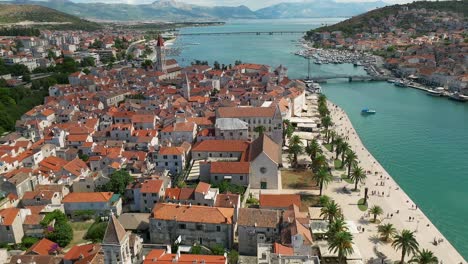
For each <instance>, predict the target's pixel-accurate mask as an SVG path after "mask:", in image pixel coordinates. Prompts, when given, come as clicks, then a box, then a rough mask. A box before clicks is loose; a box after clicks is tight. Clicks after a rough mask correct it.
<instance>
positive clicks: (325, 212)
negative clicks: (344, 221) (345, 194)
mask: <svg viewBox="0 0 468 264" xmlns="http://www.w3.org/2000/svg"><path fill="white" fill-rule="evenodd" d="M341 215H342V214H341V208H340V206H339V205H338V204H337V203H336V202H335V201H334V200H331V201H330V202H329V203H327V204H326V205H325V206H324V207H322V209H321V210H320V216H323V217H324V218H326V219H328V222H329V223H330V224H331V223H332V222H333V221H334V220H335V219H338V218H339V217H341Z"/></svg>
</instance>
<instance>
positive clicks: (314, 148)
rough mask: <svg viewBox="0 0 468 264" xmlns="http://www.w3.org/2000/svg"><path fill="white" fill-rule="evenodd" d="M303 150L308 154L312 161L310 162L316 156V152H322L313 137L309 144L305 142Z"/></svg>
mask: <svg viewBox="0 0 468 264" xmlns="http://www.w3.org/2000/svg"><path fill="white" fill-rule="evenodd" d="M305 152H306V153H307V155H309V156H310V160H311V161H312V163H314V160H315V157H317V153H322V148H320V145H319V143H318V142H317V140H316V139H315V138H314V139H312V141H311V142H310V143H309V144H307V146H306V147H305Z"/></svg>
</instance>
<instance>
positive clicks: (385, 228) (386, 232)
mask: <svg viewBox="0 0 468 264" xmlns="http://www.w3.org/2000/svg"><path fill="white" fill-rule="evenodd" d="M377 232H379V234H380V237H381V238H382V240H383V241H388V240H389V239H390V238H391V237H393V236H394V235H395V234H396V233H397V230H396V228H395V227H394V226H393V224H391V223H387V224H383V225H379V226H378V227H377Z"/></svg>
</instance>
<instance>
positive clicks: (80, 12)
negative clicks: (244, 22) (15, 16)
mask: <svg viewBox="0 0 468 264" xmlns="http://www.w3.org/2000/svg"><path fill="white" fill-rule="evenodd" d="M297 1H298V2H297V3H281V4H277V5H273V6H270V7H266V8H262V9H260V10H257V11H255V12H254V11H252V10H250V9H249V8H248V7H246V6H236V7H230V6H200V5H193V4H185V3H181V2H177V1H175V0H156V1H155V2H153V3H151V4H137V5H129V4H109V3H99V2H93V3H89V2H88V3H75V2H73V1H69V0H46V1H39V0H16V1H15V3H25V2H27V3H33V4H36V5H42V6H46V7H50V8H54V9H57V10H60V11H62V12H65V13H68V14H72V15H75V16H79V17H84V18H89V19H99V20H114V21H135V20H140V21H142V20H153V21H177V22H185V21H219V20H226V19H255V18H263V19H276V18H313V17H349V16H354V15H357V14H361V13H364V12H367V11H369V10H372V9H375V8H376V7H382V6H385V5H386V4H385V3H384V2H382V1H380V0H376V1H375V2H352V3H351V2H350V3H343V2H340V3H338V2H335V1H334V0H306V1H302V2H299V1H300V0H297Z"/></svg>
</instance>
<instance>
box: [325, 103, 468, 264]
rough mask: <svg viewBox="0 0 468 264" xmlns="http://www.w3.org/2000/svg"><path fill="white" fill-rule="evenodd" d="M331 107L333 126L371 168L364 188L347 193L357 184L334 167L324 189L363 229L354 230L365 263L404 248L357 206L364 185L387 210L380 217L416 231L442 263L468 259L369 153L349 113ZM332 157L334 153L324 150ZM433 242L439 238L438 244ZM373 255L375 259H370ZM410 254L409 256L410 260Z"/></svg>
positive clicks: (362, 164) (390, 256)
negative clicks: (381, 235)
mask: <svg viewBox="0 0 468 264" xmlns="http://www.w3.org/2000/svg"><path fill="white" fill-rule="evenodd" d="M328 107H329V109H330V111H331V117H332V119H333V122H334V124H335V126H334V130H335V131H336V132H337V133H338V134H340V135H341V136H343V137H344V138H348V140H347V141H348V143H349V145H350V146H351V149H352V150H353V151H355V152H356V154H357V155H358V159H359V166H360V167H362V168H363V169H364V170H365V171H369V172H370V173H368V174H367V179H366V181H365V184H364V185H361V186H359V188H360V190H362V191H361V192H359V191H358V192H351V193H346V192H342V191H340V190H342V189H343V187H345V186H346V188H347V189H348V190H351V189H353V188H354V184H351V183H347V182H345V181H341V180H340V176H341V175H342V174H345V173H346V171H340V170H334V171H333V175H334V176H335V181H334V182H333V183H331V184H330V185H329V186H328V187H327V188H326V190H325V194H326V195H328V196H331V197H332V198H333V199H335V200H336V201H337V203H339V204H340V205H341V207H342V209H343V213H344V215H345V218H346V219H347V220H352V221H354V222H355V223H356V225H357V226H358V227H360V228H362V229H364V231H363V232H362V231H361V232H359V233H358V234H354V241H355V244H356V245H357V246H358V248H359V249H360V251H361V255H362V257H363V260H364V263H381V260H380V259H378V260H377V257H378V254H383V255H385V256H386V257H387V259H391V260H394V261H396V260H399V259H400V257H401V252H397V251H395V250H394V249H393V248H392V247H391V243H383V242H381V241H380V240H379V239H378V233H377V224H373V223H370V222H369V220H370V218H372V216H367V215H366V214H367V213H366V212H362V211H361V210H359V208H358V207H357V201H358V200H359V199H360V198H362V197H363V195H364V194H363V192H364V187H368V188H369V200H368V204H369V208H370V207H372V206H373V205H379V206H380V207H382V208H383V210H384V214H383V215H381V216H380V217H379V219H380V220H381V222H382V223H392V224H393V225H394V226H395V227H396V228H397V230H399V231H401V230H402V229H408V230H411V231H415V235H416V239H417V240H418V242H419V245H420V249H428V250H431V251H432V252H434V254H435V255H436V256H437V257H438V259H439V263H445V264H459V263H466V261H465V260H464V258H463V257H462V256H461V255H460V254H459V253H458V252H457V250H456V249H455V248H454V247H453V246H452V245H451V244H450V242H449V241H448V240H447V239H446V238H445V237H444V236H443V235H442V234H441V233H440V232H439V230H438V229H437V228H436V227H435V226H434V225H433V224H432V223H431V221H430V220H429V219H428V218H427V217H426V216H425V215H424V213H423V212H422V211H421V210H420V208H418V207H417V205H416V204H415V203H414V202H413V201H412V200H411V198H409V196H408V195H407V194H406V193H405V192H404V191H403V190H402V189H401V188H400V187H399V186H398V184H397V183H396V182H395V181H394V180H393V179H392V177H391V176H390V175H389V174H388V173H387V171H385V169H384V168H383V167H382V166H381V165H380V163H379V162H378V161H377V160H376V159H375V158H374V157H373V156H372V155H371V154H370V153H369V151H368V150H367V149H366V148H365V146H364V144H363V143H362V142H361V140H360V138H359V136H358V135H357V133H356V131H355V130H354V128H353V126H352V124H351V121H350V120H349V118H348V116H347V115H346V113H345V112H344V111H343V110H342V109H341V108H339V107H338V106H336V105H334V104H333V103H331V102H329V103H328ZM325 154H326V155H327V157H328V158H331V153H330V152H326V153H325ZM434 242H437V245H435V243H434ZM371 259H374V260H376V261H375V262H372V261H370V262H369V260H371ZM409 259H410V257H407V258H406V260H409Z"/></svg>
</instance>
